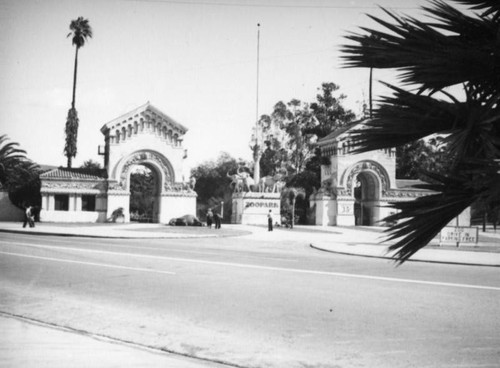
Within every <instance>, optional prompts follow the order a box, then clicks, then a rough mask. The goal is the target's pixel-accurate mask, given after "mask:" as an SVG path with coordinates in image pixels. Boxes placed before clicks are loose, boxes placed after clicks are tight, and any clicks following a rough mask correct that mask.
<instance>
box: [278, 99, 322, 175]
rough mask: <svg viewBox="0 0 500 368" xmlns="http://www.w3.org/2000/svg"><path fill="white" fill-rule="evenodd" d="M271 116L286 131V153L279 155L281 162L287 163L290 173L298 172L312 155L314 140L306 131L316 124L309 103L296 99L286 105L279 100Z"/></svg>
mask: <svg viewBox="0 0 500 368" xmlns="http://www.w3.org/2000/svg"><path fill="white" fill-rule="evenodd" d="M271 118H272V119H273V120H274V121H275V122H276V124H277V125H278V126H279V127H280V128H281V129H282V130H284V132H285V133H286V139H285V140H284V145H283V146H284V147H283V149H284V150H285V151H286V154H282V155H281V158H282V163H287V167H286V168H287V170H288V171H289V172H290V173H293V174H298V173H299V172H301V171H302V170H304V168H305V164H306V162H307V160H308V159H309V158H310V157H311V156H312V154H313V144H314V142H315V141H314V139H313V134H311V133H308V132H307V130H308V129H309V128H311V127H312V126H314V125H315V124H316V122H315V121H314V120H313V115H312V113H311V110H310V109H309V105H308V104H305V103H302V102H300V101H299V100H296V99H293V100H291V101H290V102H288V103H287V104H286V105H285V104H284V103H283V102H281V101H280V102H278V103H277V104H276V105H275V106H274V111H273V113H272V115H271Z"/></svg>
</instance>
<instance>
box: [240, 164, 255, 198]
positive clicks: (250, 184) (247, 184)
mask: <svg viewBox="0 0 500 368" xmlns="http://www.w3.org/2000/svg"><path fill="white" fill-rule="evenodd" d="M237 173H238V174H237V175H239V176H240V178H241V180H242V181H243V191H246V192H253V191H254V190H255V180H253V178H252V176H251V175H250V173H249V172H247V171H242V170H241V168H238V170H237Z"/></svg>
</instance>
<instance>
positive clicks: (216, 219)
mask: <svg viewBox="0 0 500 368" xmlns="http://www.w3.org/2000/svg"><path fill="white" fill-rule="evenodd" d="M220 221H221V216H220V214H219V213H218V212H215V213H214V223H215V228H216V229H220Z"/></svg>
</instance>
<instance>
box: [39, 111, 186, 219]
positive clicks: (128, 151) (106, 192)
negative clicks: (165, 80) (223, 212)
mask: <svg viewBox="0 0 500 368" xmlns="http://www.w3.org/2000/svg"><path fill="white" fill-rule="evenodd" d="M101 132H102V134H103V135H104V141H105V145H104V147H101V148H103V150H102V151H101V152H100V153H101V154H103V155H104V166H105V169H104V170H85V169H66V168H58V169H55V170H52V171H49V172H47V173H44V174H42V175H41V176H40V180H41V195H42V212H41V219H42V221H61V222H105V221H110V220H112V219H116V217H117V214H123V220H124V221H125V222H128V221H130V196H131V193H130V174H131V173H132V172H133V171H134V169H136V168H137V167H138V166H144V167H146V168H148V169H149V170H151V172H152V173H153V174H154V177H155V189H154V193H153V196H154V201H153V209H152V213H153V218H152V221H153V222H159V223H168V222H169V220H170V219H171V218H173V217H179V216H182V215H185V214H195V213H196V193H195V192H194V190H193V188H192V186H191V185H190V184H189V181H188V175H186V172H185V170H186V167H185V158H186V150H185V149H184V148H183V146H182V140H183V136H184V135H185V134H186V132H187V128H186V127H184V126H183V125H181V124H179V123H177V122H176V121H175V120H173V119H172V118H170V117H169V116H167V115H166V114H164V113H162V112H161V111H160V110H158V109H157V108H155V107H154V106H153V105H151V104H150V103H149V102H148V103H146V104H145V105H143V106H140V107H138V108H137V109H135V110H133V111H130V112H129V113H127V114H125V115H122V116H120V117H118V118H116V119H114V120H112V121H110V122H109V123H107V124H105V125H104V126H103V127H102V128H101Z"/></svg>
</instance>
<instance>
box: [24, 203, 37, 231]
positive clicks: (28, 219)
mask: <svg viewBox="0 0 500 368" xmlns="http://www.w3.org/2000/svg"><path fill="white" fill-rule="evenodd" d="M26 224H29V226H30V227H35V218H34V214H33V207H31V206H28V207H26V211H25V212H24V222H23V227H26Z"/></svg>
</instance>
